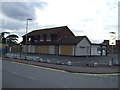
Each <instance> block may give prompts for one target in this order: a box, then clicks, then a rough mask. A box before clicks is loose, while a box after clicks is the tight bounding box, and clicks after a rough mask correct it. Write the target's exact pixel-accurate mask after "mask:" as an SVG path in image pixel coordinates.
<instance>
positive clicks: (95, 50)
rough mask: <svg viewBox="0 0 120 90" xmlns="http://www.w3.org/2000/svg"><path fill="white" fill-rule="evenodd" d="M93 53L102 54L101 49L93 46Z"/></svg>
mask: <svg viewBox="0 0 120 90" xmlns="http://www.w3.org/2000/svg"><path fill="white" fill-rule="evenodd" d="M91 55H101V51H100V50H99V49H98V48H91Z"/></svg>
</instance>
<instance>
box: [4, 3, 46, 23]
mask: <svg viewBox="0 0 120 90" xmlns="http://www.w3.org/2000/svg"><path fill="white" fill-rule="evenodd" d="M44 5H46V4H45V2H40V3H31V2H2V14H3V15H5V16H7V17H9V18H12V19H15V20H20V21H24V20H26V19H27V18H32V19H36V17H35V10H34V9H35V7H39V8H40V9H43V7H44Z"/></svg>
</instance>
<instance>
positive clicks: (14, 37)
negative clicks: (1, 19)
mask: <svg viewBox="0 0 120 90" xmlns="http://www.w3.org/2000/svg"><path fill="white" fill-rule="evenodd" d="M18 38H19V37H18V36H17V35H15V34H11V35H9V36H7V37H6V40H7V43H8V44H17V41H18Z"/></svg>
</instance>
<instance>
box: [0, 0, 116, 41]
mask: <svg viewBox="0 0 120 90" xmlns="http://www.w3.org/2000/svg"><path fill="white" fill-rule="evenodd" d="M21 1H22V0H21ZM38 1H39V2H33V1H32V2H2V3H0V4H1V5H2V7H1V10H0V15H1V16H2V17H0V21H1V22H2V23H1V24H0V27H2V31H9V32H11V34H12V33H14V34H17V35H18V36H22V35H24V34H25V27H26V19H27V18H32V19H33V20H32V21H30V22H29V30H28V31H29V32H30V31H32V30H35V29H40V28H48V27H55V26H63V25H67V26H68V27H69V28H70V29H71V30H72V32H73V33H74V34H75V35H79V36H82V35H86V36H88V38H89V39H90V40H91V41H92V42H98V43H101V42H102V41H103V40H104V39H109V38H108V34H109V32H111V31H115V32H117V30H118V24H117V22H118V21H117V20H118V11H117V10H118V0H38ZM2 31H1V32H2Z"/></svg>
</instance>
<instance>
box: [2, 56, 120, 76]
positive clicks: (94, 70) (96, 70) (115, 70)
mask: <svg viewBox="0 0 120 90" xmlns="http://www.w3.org/2000/svg"><path fill="white" fill-rule="evenodd" d="M2 60H7V61H11V62H17V63H18V64H20V63H22V64H30V65H34V66H39V67H44V68H47V69H48V68H52V69H54V70H61V71H65V72H69V73H86V74H118V75H120V71H119V68H120V66H102V67H100V66H96V67H93V66H72V65H71V66H68V65H57V64H51V63H43V62H36V61H30V60H23V59H13V58H6V57H2Z"/></svg>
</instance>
